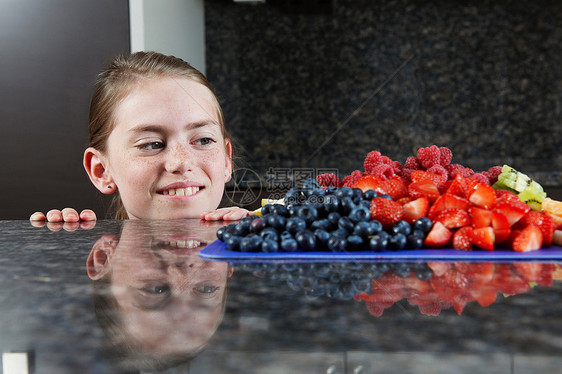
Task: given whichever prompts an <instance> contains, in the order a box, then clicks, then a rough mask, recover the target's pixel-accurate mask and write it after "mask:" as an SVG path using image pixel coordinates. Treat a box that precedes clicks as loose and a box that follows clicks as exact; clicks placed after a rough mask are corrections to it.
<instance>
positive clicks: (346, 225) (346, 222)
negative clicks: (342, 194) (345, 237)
mask: <svg viewBox="0 0 562 374" xmlns="http://www.w3.org/2000/svg"><path fill="white" fill-rule="evenodd" d="M354 227H355V224H354V223H353V221H352V220H351V219H350V218H349V217H341V218H340V219H339V220H338V228H340V229H344V230H346V231H348V232H352V231H353V228H354Z"/></svg>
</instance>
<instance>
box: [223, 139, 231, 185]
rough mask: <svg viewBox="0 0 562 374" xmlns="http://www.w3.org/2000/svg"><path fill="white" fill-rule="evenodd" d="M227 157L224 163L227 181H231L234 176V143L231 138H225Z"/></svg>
mask: <svg viewBox="0 0 562 374" xmlns="http://www.w3.org/2000/svg"><path fill="white" fill-rule="evenodd" d="M224 142H225V147H226V156H225V157H226V158H225V164H224V175H225V181H224V182H225V183H226V182H229V181H230V179H231V178H232V143H231V142H230V139H225V141H224Z"/></svg>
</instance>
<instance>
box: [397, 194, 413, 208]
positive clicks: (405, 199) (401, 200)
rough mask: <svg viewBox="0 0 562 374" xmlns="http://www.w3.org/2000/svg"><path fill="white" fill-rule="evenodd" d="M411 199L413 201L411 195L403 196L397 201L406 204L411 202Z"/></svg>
mask: <svg viewBox="0 0 562 374" xmlns="http://www.w3.org/2000/svg"><path fill="white" fill-rule="evenodd" d="M410 201H412V198H411V197H410V196H407V197H401V198H400V199H398V200H396V202H397V203H398V204H400V205H402V206H404V204H407V203H409V202H410Z"/></svg>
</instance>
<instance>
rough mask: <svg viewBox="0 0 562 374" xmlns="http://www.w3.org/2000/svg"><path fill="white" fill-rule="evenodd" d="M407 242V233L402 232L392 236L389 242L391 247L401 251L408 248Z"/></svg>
mask: <svg viewBox="0 0 562 374" xmlns="http://www.w3.org/2000/svg"><path fill="white" fill-rule="evenodd" d="M406 242H407V240H406V235H404V234H402V233H397V234H394V235H392V236H391V237H390V241H389V243H388V244H389V247H390V249H393V250H396V251H399V250H401V249H404V248H406Z"/></svg>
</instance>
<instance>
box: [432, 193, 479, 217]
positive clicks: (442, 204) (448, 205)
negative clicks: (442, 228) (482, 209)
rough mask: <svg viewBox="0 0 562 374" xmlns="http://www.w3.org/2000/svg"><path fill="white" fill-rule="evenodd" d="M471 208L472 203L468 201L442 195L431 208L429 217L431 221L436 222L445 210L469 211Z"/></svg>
mask: <svg viewBox="0 0 562 374" xmlns="http://www.w3.org/2000/svg"><path fill="white" fill-rule="evenodd" d="M469 207H470V201H468V200H467V199H465V198H462V197H459V196H456V195H452V194H449V193H445V194H443V195H441V196H440V197H439V198H438V199H437V200H435V202H434V203H433V205H432V206H431V207H430V208H429V212H428V213H427V217H428V218H429V219H430V220H434V219H435V218H437V216H438V215H439V213H440V212H442V211H443V210H445V209H460V210H468V208H469Z"/></svg>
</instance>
